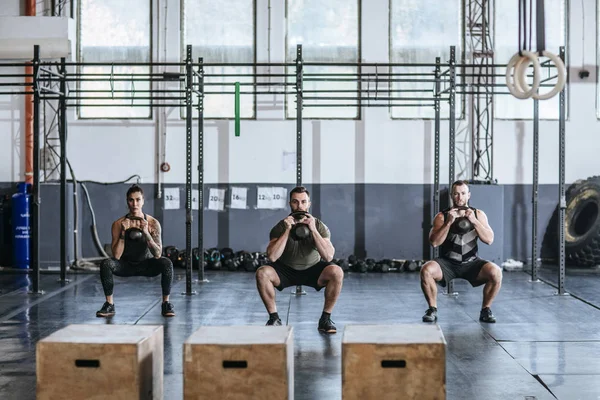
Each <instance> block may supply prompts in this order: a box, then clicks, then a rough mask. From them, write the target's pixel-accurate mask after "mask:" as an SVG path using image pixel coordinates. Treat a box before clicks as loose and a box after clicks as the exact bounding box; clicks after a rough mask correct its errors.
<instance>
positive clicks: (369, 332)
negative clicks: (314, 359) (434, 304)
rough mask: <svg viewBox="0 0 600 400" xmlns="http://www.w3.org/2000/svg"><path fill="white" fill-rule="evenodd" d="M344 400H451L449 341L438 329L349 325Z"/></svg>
mask: <svg viewBox="0 0 600 400" xmlns="http://www.w3.org/2000/svg"><path fill="white" fill-rule="evenodd" d="M342 398H343V399H344V400H349V399H378V400H381V399H405V400H407V399H419V400H427V399H436V400H438V399H445V398H446V340H445V338H444V335H443V333H442V331H441V329H440V328H439V326H438V325H420V324H419V325H417V324H414V325H412V324H408V325H347V326H346V327H345V329H344V335H343V338H342Z"/></svg>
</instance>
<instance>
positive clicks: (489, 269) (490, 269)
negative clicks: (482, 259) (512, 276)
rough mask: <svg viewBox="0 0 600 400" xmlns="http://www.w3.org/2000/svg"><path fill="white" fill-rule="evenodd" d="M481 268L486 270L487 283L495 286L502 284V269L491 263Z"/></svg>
mask: <svg viewBox="0 0 600 400" xmlns="http://www.w3.org/2000/svg"><path fill="white" fill-rule="evenodd" d="M483 267H484V268H485V269H486V275H487V278H488V279H487V280H488V282H491V283H495V284H499V283H502V268H500V267H499V266H497V265H496V264H494V263H492V262H488V263H487V264H485V265H484V266H483Z"/></svg>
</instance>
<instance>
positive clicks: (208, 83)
mask: <svg viewBox="0 0 600 400" xmlns="http://www.w3.org/2000/svg"><path fill="white" fill-rule="evenodd" d="M236 83H237V82H206V81H204V86H235V84H236ZM239 84H240V86H294V85H295V84H296V82H239Z"/></svg>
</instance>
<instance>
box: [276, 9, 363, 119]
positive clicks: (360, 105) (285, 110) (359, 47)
mask: <svg viewBox="0 0 600 400" xmlns="http://www.w3.org/2000/svg"><path fill="white" fill-rule="evenodd" d="M355 1H356V3H357V32H356V36H357V38H356V39H357V41H356V45H357V58H358V60H357V61H356V73H357V74H361V73H362V62H361V60H362V1H361V0H355ZM289 2H290V0H285V4H284V6H285V38H284V43H285V45H284V62H285V63H287V62H288V61H287V55H288V52H289V49H290V48H289V47H288V46H289V42H288V38H289V29H288V21H289V10H288V8H289V7H288V3H289ZM302 49H303V51H304V45H303V46H302ZM303 57H304V54H303ZM302 61H303V62H308V63H310V61H306V60H304V59H303V60H302ZM290 62H293V61H290ZM332 66H334V67H335V66H336V65H332ZM288 68H290V67H285V74H286V75H287V73H288V71H287V69H288ZM294 71H295V68H294ZM303 72H304V70H303ZM287 79H288V78H287V77H286V82H287ZM360 84H361V83H360V80H359V79H357V80H356V88H357V91H358V93H359V94H360V95H362V93H360V89H361V86H360ZM288 88H289V87H288V86H287V85H286V86H285V92H286V94H284V95H283V96H284V101H283V103H284V106H283V107H284V108H283V116H284V119H285V120H286V121H293V120H296V119H297V118H296V117H288V111H289V108H288V101H289V100H288V96H296V90H295V89H291V92H289V93H287V92H288ZM302 88H303V89H304V84H303V85H302ZM296 107H297V106H296ZM311 108H312V107H311ZM314 108H318V107H314ZM325 108H335V107H325ZM294 109H296V108H294ZM362 114H363V102H362V101H361V100H360V96H359V100H358V101H357V105H356V115H355V116H352V117H331V116H330V117H307V116H305V115H304V110H303V114H302V120H303V121H360V120H362Z"/></svg>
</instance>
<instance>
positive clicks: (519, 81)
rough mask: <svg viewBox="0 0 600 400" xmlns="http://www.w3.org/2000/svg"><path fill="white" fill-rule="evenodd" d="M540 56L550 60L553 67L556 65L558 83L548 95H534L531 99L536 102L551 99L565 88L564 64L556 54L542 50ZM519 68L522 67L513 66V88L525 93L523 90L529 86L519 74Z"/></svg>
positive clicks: (521, 74) (523, 75) (523, 76)
mask: <svg viewBox="0 0 600 400" xmlns="http://www.w3.org/2000/svg"><path fill="white" fill-rule="evenodd" d="M542 55H543V56H544V57H548V58H549V59H550V60H552V62H554V65H556V69H557V77H558V81H557V82H556V85H554V87H553V88H552V90H551V91H549V92H548V93H545V94H539V93H534V94H533V95H532V96H531V97H533V98H534V99H537V100H548V99H551V98H552V97H554V96H556V94H557V93H558V92H560V91H561V90H562V89H563V87H564V86H565V64H564V63H563V62H562V60H561V59H560V58H559V57H558V56H557V55H556V54H554V53H550V52H549V51H546V50H544V51H543V52H542ZM538 64H539V61H538ZM521 68H522V67H520V66H519V67H517V66H516V65H515V76H516V80H515V86H518V87H520V88H521V90H522V91H525V90H528V89H529V85H528V84H527V82H526V81H525V74H523V73H521V72H520V70H521Z"/></svg>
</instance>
